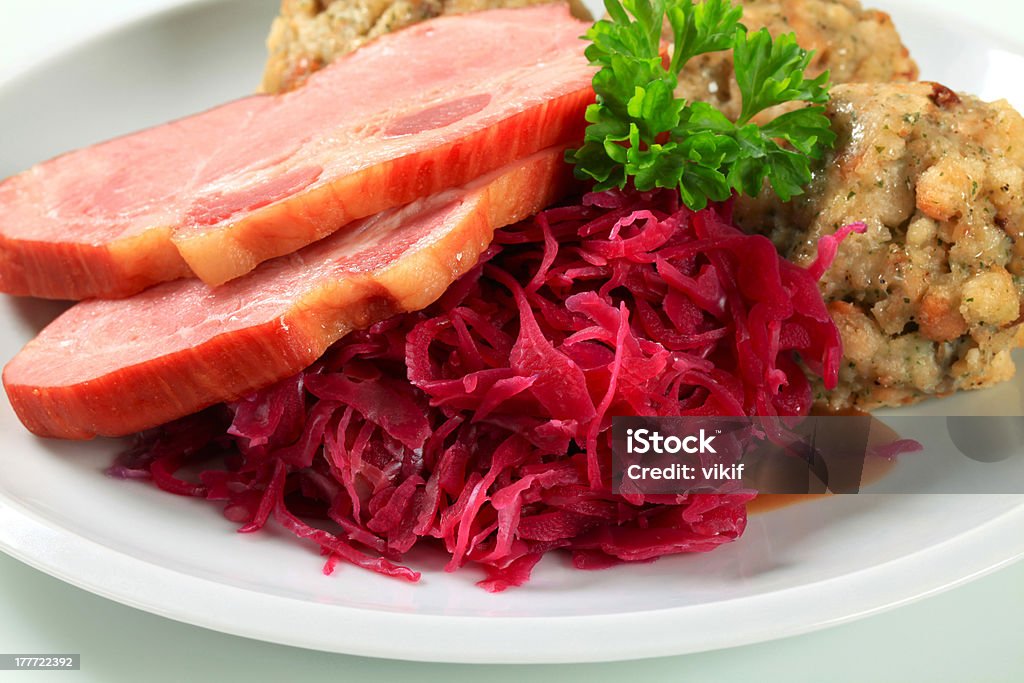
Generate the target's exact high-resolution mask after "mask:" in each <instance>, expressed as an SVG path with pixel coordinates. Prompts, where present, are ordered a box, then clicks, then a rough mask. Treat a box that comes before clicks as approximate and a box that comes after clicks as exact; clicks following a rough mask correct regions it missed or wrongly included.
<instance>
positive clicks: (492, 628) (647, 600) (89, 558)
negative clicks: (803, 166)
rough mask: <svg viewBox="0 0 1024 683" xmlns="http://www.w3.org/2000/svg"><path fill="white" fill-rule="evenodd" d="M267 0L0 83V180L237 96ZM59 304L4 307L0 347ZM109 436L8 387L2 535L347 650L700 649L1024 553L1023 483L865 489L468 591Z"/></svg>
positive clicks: (120, 38)
mask: <svg viewBox="0 0 1024 683" xmlns="http://www.w3.org/2000/svg"><path fill="white" fill-rule="evenodd" d="M275 5H276V1H275V0H264V1H261V2H260V3H259V5H258V8H259V11H255V10H254V3H253V2H251V1H250V0H235V1H234V2H219V3H212V2H211V3H193V4H191V5H189V6H187V7H186V8H184V9H181V10H177V11H174V12H169V13H165V14H160V15H156V16H154V17H152V18H151V19H149V20H146V21H142V22H139V23H135V24H132V25H130V26H127V27H124V28H123V29H120V30H118V31H116V32H113V33H110V34H107V35H105V36H103V37H102V39H97V40H95V41H93V42H91V43H87V44H84V45H81V46H79V47H77V48H75V49H73V50H70V51H68V52H65V53H63V54H61V55H58V56H56V57H54V58H53V59H51V60H50V61H49V62H47V63H45V64H43V65H41V66H39V67H37V68H35V69H33V70H32V71H31V72H30V73H27V74H25V75H24V76H23V77H22V78H20V79H18V80H14V81H10V82H7V83H5V84H3V85H0V131H3V136H4V140H3V148H4V154H3V157H2V159H0V175H4V174H7V173H10V172H14V171H16V170H19V169H20V168H22V167H25V166H28V165H29V164H31V163H32V162H34V161H37V160H39V159H42V158H45V157H47V156H50V155H52V154H56V153H58V152H61V151H64V150H66V149H69V148H72V147H76V146H79V145H82V144H85V143H89V142H92V141H96V140H99V139H103V138H106V137H109V136H112V135H115V134H117V133H120V132H124V131H126V130H130V129H133V128H137V127H140V126H142V125H147V124H151V123H157V122H160V121H164V120H167V119H170V118H173V117H175V116H178V115H181V114H185V113H188V112H191V111H195V110H198V109H201V108H203V107H205V106H208V105H212V104H214V103H217V102H219V101H222V100H224V99H227V98H229V97H231V96H235V95H241V94H244V93H245V92H247V91H248V90H250V88H251V86H252V85H253V84H254V83H255V82H256V80H257V79H258V75H259V69H260V65H261V61H262V58H263V47H262V40H263V35H264V32H265V30H266V26H267V23H268V21H269V18H270V16H272V14H273V10H274V6H275ZM901 7H903V9H902V10H901V11H898V12H896V16H897V19H898V21H899V22H900V26H901V28H903V31H904V35H905V37H906V38H907V40H908V42H909V43H910V44H911V46H912V48H913V51H914V53H915V55H916V56H917V58H918V59H919V60H920V62H921V65H922V70H923V72H924V74H925V75H926V76H927V77H929V78H934V79H937V80H943V81H946V82H948V83H949V84H950V85H952V86H954V87H956V88H961V89H967V90H973V91H975V92H981V93H982V94H983V95H985V96H987V97H994V96H999V95H1005V96H1011V97H1013V96H1016V98H1017V102H1018V104H1021V103H1024V89H1022V86H1020V85H1019V79H1017V78H1016V77H1017V76H1018V75H1019V74H1020V73H1021V72H1022V71H1024V69H1022V68H1021V66H1022V64H1024V59H1022V58H1021V57H1019V56H1018V54H1019V52H1018V51H1016V50H1015V49H1014V48H1013V47H1012V46H1009V45H1007V44H1005V43H1004V42H1001V41H999V40H998V39H995V38H992V37H991V36H983V35H982V34H981V33H979V32H977V31H964V30H963V27H962V22H960V23H959V24H956V23H953V22H948V23H947V22H944V21H941V20H940V19H937V18H934V17H932V16H929V15H927V14H925V13H924V12H923V11H921V10H917V11H915V10H914V9H913V8H912V6H906V7H904V6H901V5H896V9H900V8H901ZM947 26H955V29H954V28H947ZM1006 75H1009V76H1010V78H1002V77H1003V76H1006ZM1015 82H1016V83H1018V85H1017V86H1016V89H1014V87H1015V86H1014V83H1015ZM56 310H59V309H58V307H55V306H53V305H50V304H45V303H39V302H28V301H16V300H12V299H6V298H5V299H3V300H2V301H0V359H4V360H6V359H8V358H10V357H11V356H13V355H14V353H16V351H17V350H18V348H19V347H20V346H21V344H23V343H24V342H25V341H26V340H27V339H29V338H30V337H31V335H32V334H33V332H34V330H35V329H37V328H38V326H40V325H41V324H43V323H45V321H47V320H48V319H49V318H50V317H52V315H53V314H54V313H55V311H56ZM1022 386H1024V385H1022V384H1020V383H1018V384H1015V385H1007V386H1004V387H1001V388H999V389H996V390H993V391H990V392H987V393H984V394H976V395H972V396H963V397H957V398H956V399H953V400H951V401H948V402H946V403H942V404H932V405H931V406H928V407H926V408H925V410H933V411H934V410H936V409H940V410H948V411H949V412H950V414H970V413H986V412H988V411H990V409H991V406H1001V412H1005V409H1006V406H1007V405H1010V406H1013V407H1016V408H1019V407H1020V406H1021V400H1020V396H1021V388H1022ZM939 406H941V408H939ZM1021 414H1024V413H1021ZM118 447H119V445H118V444H117V443H115V442H111V441H98V442H94V443H89V444H78V443H61V442H54V441H43V440H38V439H35V438H33V437H32V436H30V435H29V434H27V433H26V432H25V431H24V430H23V429H22V428H21V426H20V425H19V424H18V422H17V420H16V419H15V417H14V415H13V413H12V412H11V409H10V406H9V405H8V404H7V403H6V399H4V402H3V405H0V548H2V549H3V550H4V551H5V552H7V553H9V554H11V555H13V556H15V557H17V558H19V559H21V560H23V561H25V562H27V563H29V564H31V565H33V566H35V567H38V568H39V569H41V570H43V571H45V572H48V573H50V574H53V575H54V576H57V577H59V578H61V579H64V580H65V581H68V582H70V583H73V584H75V585H77V586H81V587H82V588H85V589H87V590H90V591H93V592H95V593H98V594H100V595H104V596H107V597H109V598H112V599H114V600H117V601H120V602H123V603H125V604H128V605H132V606H135V607H139V608H141V609H145V610H148V611H151V612H155V613H157V614H162V615H165V616H168V617H171V618H174V619H179V620H181V621H185V622H189V623H193V624H198V625H201V626H206V627H209V628H213V629H217V630H221V631H226V632H229V633H235V634H239V635H245V636H250V637H253V638H261V639H265V640H271V641H276V642H280V643H287V644H292V645H300V646H305V647H311V648H318V649H323V650H332V651H338V652H346V653H353V654H363V655H373V656H381V657H394V658H406V659H422V660H438V661H460V662H489V663H497V662H516V663H524V662H562V661H584V660H587V661H598V660H611V659H625V658H636V657H648V656H656V655H668V654H679V653H685V652H694V651H699V650H706V649H713V648H720V647H726V646H731V645H740V644H744V643H751V642H755V641H759V640H766V639H770V638H777V637H781V636H785V635H791V634H796V633H801V632H806V631H810V630H813V629H816V628H821V627H824V626H828V625H833V624H837V623H840V622H842V621H847V620H850V619H854V618H857V617H861V616H865V615H868V614H872V613H875V612H878V611H879V610H882V609H886V608H890V607H893V606H896V605H900V604H904V603H906V602H908V601H910V600H914V599H917V598H920V597H923V596H926V595H930V594H932V593H934V592H936V591H939V590H942V589H945V588H949V587H951V586H954V585H957V584H959V583H962V582H964V581H967V580H970V579H972V578H975V577H977V576H979V575H981V574H983V573H985V572H988V571H992V570H994V569H996V568H998V567H1000V566H1003V565H1005V564H1008V563H1009V562H1011V561H1013V560H1015V559H1017V558H1019V557H1021V556H1022V555H1024V534H1022V533H1021V530H1022V528H1024V496H1008V495H1004V496H996V495H989V496H928V495H916V496H866V495H865V496H851V497H844V498H836V499H832V500H827V501H820V502H816V503H813V504H806V505H803V506H798V507H792V508H788V509H784V510H780V511H777V512H773V513H769V514H765V515H760V516H755V517H753V518H751V521H750V525H749V528H748V531H747V533H746V535H745V536H744V537H743V538H742V539H741V540H740V541H739V542H737V543H735V544H733V545H731V546H728V547H724V548H722V549H720V550H717V551H715V552H713V553H711V554H708V555H695V556H688V557H676V558H671V559H667V560H662V561H660V562H657V563H654V564H650V565H640V566H629V567H626V566H624V567H617V568H615V569H611V570H608V571H604V572H596V573H586V572H579V571H575V570H572V569H571V568H570V567H568V566H567V563H566V561H565V559H564V558H559V557H549V558H546V559H545V561H544V562H543V563H541V565H540V566H539V567H538V569H537V571H536V573H535V577H534V579H533V580H532V581H531V582H530V583H529V584H528V585H527V586H526V587H524V588H521V589H518V590H512V591H509V592H507V593H504V594H501V595H490V594H487V593H485V592H483V591H482V590H480V589H478V588H476V587H475V586H474V585H473V583H474V581H475V580H476V579H478V578H479V576H478V575H477V574H475V573H474V572H473V570H466V571H463V572H461V573H457V574H454V575H452V574H445V573H444V572H443V571H441V570H440V566H441V564H442V562H441V558H440V557H438V556H436V555H431V554H430V553H423V554H421V555H418V556H416V557H413V558H410V559H411V561H412V562H413V563H414V564H415V565H416V566H417V567H419V568H426V569H427V571H426V572H425V575H424V579H423V581H422V583H421V584H419V585H409V584H405V583H402V582H399V581H395V580H391V579H386V578H383V577H380V576H377V575H374V574H371V573H369V572H366V571H362V570H359V569H356V568H353V567H345V566H340V567H339V570H338V572H337V573H336V574H335V575H334V576H332V577H325V576H323V575H322V574H321V573H320V567H321V559H320V557H319V556H318V555H317V554H316V553H315V552H314V550H313V549H311V548H310V547H309V546H307V545H304V544H302V543H299V542H296V541H295V540H294V539H292V538H291V537H290V536H285V535H275V534H273V533H263V534H257V535H252V536H242V535H239V534H235V533H233V529H234V527H233V525H232V524H230V523H229V522H227V521H225V520H224V519H223V518H222V517H221V516H220V514H219V512H218V510H217V509H216V508H215V507H214V506H212V505H210V504H207V503H204V502H201V501H195V500H190V499H183V498H176V497H174V496H169V495H167V494H164V493H161V492H158V491H157V490H155V489H153V488H152V487H149V486H145V485H140V484H135V483H126V482H120V481H114V480H112V479H109V478H107V477H105V476H103V474H102V470H103V468H104V467H105V465H106V464H107V463H108V462H109V459H110V456H111V455H112V454H113V453H114V452H115V451H116V450H117V449H118Z"/></svg>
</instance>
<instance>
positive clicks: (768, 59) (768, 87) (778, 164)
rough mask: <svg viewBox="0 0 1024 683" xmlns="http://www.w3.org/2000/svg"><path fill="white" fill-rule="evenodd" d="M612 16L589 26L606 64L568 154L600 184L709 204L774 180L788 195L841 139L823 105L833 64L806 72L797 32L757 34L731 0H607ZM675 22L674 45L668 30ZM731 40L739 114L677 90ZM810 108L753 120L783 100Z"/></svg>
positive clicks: (593, 52) (591, 55)
mask: <svg viewBox="0 0 1024 683" xmlns="http://www.w3.org/2000/svg"><path fill="white" fill-rule="evenodd" d="M605 7H606V8H607V10H608V16H609V17H610V18H609V19H605V20H601V21H598V22H596V23H595V24H594V25H593V27H591V29H590V30H589V31H588V32H587V34H586V36H585V37H586V38H587V39H588V40H589V41H590V45H589V46H588V47H587V51H586V55H587V58H588V59H589V60H590V62H591V63H592V64H594V65H596V66H599V67H600V69H599V70H598V72H597V74H595V76H594V90H595V92H596V93H597V100H596V102H595V103H594V104H592V105H591V106H590V107H589V108H588V110H587V122H588V123H589V126H588V127H587V130H586V134H585V138H584V144H583V146H582V147H580V148H579V149H576V150H570V151H569V152H568V153H567V155H566V158H567V159H568V161H570V162H571V163H573V164H575V165H576V175H577V176H578V177H580V178H583V179H590V180H592V181H593V182H594V185H595V189H596V190H607V189H610V188H613V187H619V188H622V187H624V186H625V185H626V183H627V182H629V180H630V179H632V181H633V183H634V185H635V186H636V187H637V189H639V190H642V191H646V190H651V189H654V188H677V189H678V190H679V193H680V196H681V197H682V199H683V201H684V202H685V203H686V205H687V206H689V207H690V208H692V209H700V208H703V207H704V206H706V205H707V203H708V202H709V201H723V200H725V199H728V198H729V197H730V196H731V195H732V193H733V192H740V193H743V194H748V195H754V194H757V193H758V192H760V190H761V188H762V187H763V186H764V183H765V181H767V182H768V183H769V184H770V185H771V186H772V188H773V189H774V190H775V192H776V193H777V194H778V195H779V196H780V197H781V198H782V199H783V200H788V199H790V198H791V197H792V196H794V195H797V194H800V193H802V192H803V187H804V186H805V185H807V183H809V182H810V180H811V161H812V160H814V159H820V158H821V157H822V155H823V154H824V151H825V149H827V148H829V147H831V146H832V145H833V144H834V142H835V134H834V133H833V132H832V131H831V129H830V127H829V121H828V119H827V118H826V117H825V115H824V107H822V106H820V105H822V104H824V103H825V102H827V101H828V74H827V73H826V74H822V75H821V76H819V77H817V78H814V79H812V80H807V79H805V77H804V72H805V70H806V68H807V66H808V64H809V63H810V59H811V53H809V52H807V51H806V50H804V49H802V48H801V47H800V46H799V45H797V43H796V39H795V37H794V36H793V35H792V34H789V35H785V36H781V37H779V38H777V39H773V38H772V36H771V35H770V34H769V33H768V31H766V30H764V29H762V30H760V31H757V32H754V33H750V32H748V31H747V29H746V28H745V27H744V26H743V25H742V24H741V23H740V19H741V17H742V9H741V8H740V7H738V6H733V5H732V3H731V2H730V0H704V2H699V3H696V4H695V3H694V2H693V0H605ZM666 21H667V22H668V26H669V27H670V28H671V30H672V36H673V40H674V46H673V50H672V53H671V55H663V54H662V49H661V32H662V26H663V25H664V24H665V22H666ZM730 49H731V50H732V52H733V61H734V63H735V71H736V82H737V85H738V86H739V91H740V94H741V96H742V109H741V113H740V118H739V120H738V121H736V122H733V121H730V120H729V119H728V118H727V117H726V116H725V115H724V114H723V113H722V112H720V111H719V110H717V109H715V108H714V107H713V106H711V105H710V104H707V103H704V102H692V103H690V102H687V101H685V100H683V99H681V98H678V97H676V95H675V90H676V88H677V86H678V74H679V72H680V70H681V69H682V68H683V67H684V66H685V65H686V63H687V62H688V61H689V60H690V59H693V58H694V57H696V56H699V55H702V54H707V53H711V52H719V51H723V50H730ZM789 102H806V103H808V104H809V105H813V106H809V107H805V108H803V109H798V110H796V111H790V112H788V113H785V114H782V115H780V116H776V117H775V118H774V119H772V120H770V121H768V122H767V123H763V124H756V123H753V122H752V120H753V119H754V118H755V117H757V116H758V115H759V114H761V113H762V112H765V111H766V110H769V109H771V108H772V107H775V106H777V105H780V104H786V103H789Z"/></svg>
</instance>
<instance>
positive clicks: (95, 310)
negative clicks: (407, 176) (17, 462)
mask: <svg viewBox="0 0 1024 683" xmlns="http://www.w3.org/2000/svg"><path fill="white" fill-rule="evenodd" d="M563 154H564V148H561V147H559V148H552V149H548V150H544V151H542V152H538V153H537V154H534V155H532V156H530V157H528V158H526V159H522V160H519V161H516V162H512V163H511V164H509V165H507V166H505V167H503V168H502V169H499V170H498V171H495V172H492V173H491V174H489V175H487V176H485V177H483V178H480V179H478V180H476V181H473V182H472V183H471V184H469V185H467V186H465V187H463V188H458V189H452V190H446V191H443V192H441V193H440V194H437V195H433V196H431V197H428V198H425V199H420V200H417V201H415V202H413V203H412V204H410V205H408V206H405V207H403V208H400V209H391V210H389V211H386V212H384V213H381V214H379V215H376V216H373V217H371V218H368V219H364V220H361V221H358V222H355V223H353V224H351V225H350V226H349V227H347V228H345V229H344V230H339V231H338V232H336V233H335V234H334V235H332V236H331V237H328V238H327V239H325V240H322V241H320V242H318V243H316V244H313V245H310V246H308V247H306V248H305V249H302V250H301V251H299V252H296V253H294V254H290V255H288V256H283V257H281V258H278V259H274V260H272V261H269V262H267V263H264V264H262V265H261V266H260V267H258V268H257V269H256V270H255V271H253V272H252V273H250V274H248V275H246V276H245V277H242V278H239V279H236V280H233V281H232V282H229V283H227V284H225V285H223V286H221V287H217V288H210V287H209V286H207V285H206V284H204V283H203V282H201V281H199V280H195V279H189V280H178V281H176V282H167V283H164V284H161V285H157V286H155V287H152V288H150V289H148V290H146V291H145V292H141V293H139V294H136V295H135V296H132V297H129V298H125V299H117V300H102V299H94V300H90V301H84V302H81V303H79V304H77V305H75V306H73V307H72V308H70V309H69V310H68V311H67V312H65V313H64V314H63V315H61V316H60V317H58V318H57V319H56V320H55V321H53V322H52V323H51V324H50V325H49V326H48V327H46V328H45V329H44V330H43V331H42V332H41V333H40V334H39V336H38V337H36V338H35V339H34V340H32V341H31V342H29V343H28V345H26V346H25V348H24V349H23V350H22V351H21V352H20V353H19V354H18V355H17V356H15V357H14V359H13V360H11V362H10V363H8V364H7V367H5V368H4V372H3V383H4V387H5V388H6V390H7V396H8V397H9V398H10V401H11V405H12V406H13V407H14V410H15V412H16V413H17V415H18V417H19V418H20V419H21V421H22V422H23V423H24V424H25V426H26V427H28V428H29V429H30V430H31V431H32V432H34V433H36V434H39V435H41V436H55V437H63V438H69V439H87V438H91V437H93V436H96V435H104V436H120V435H123V434H130V433H132V432H136V431H139V430H142V429H146V428H149V427H153V426H156V425H159V424H163V423H165V422H168V421H170V420H173V419H175V418H177V417H181V416H183V415H188V414H190V413H193V412H196V411H198V410H200V409H202V408H205V407H207V406H210V405H213V404H215V403H219V402H221V401H229V400H234V399H237V398H240V397H242V396H244V395H246V394H248V393H250V392H252V391H254V390H256V389H259V388H261V387H264V386H267V385H268V384H271V383H273V382H275V381H277V380H279V379H282V378H284V377H288V376H290V375H292V374H294V373H296V372H298V371H300V370H302V369H303V368H306V367H308V366H309V365H310V364H312V363H313V361H315V360H316V359H317V358H319V357H320V356H321V355H322V354H323V352H324V351H325V350H326V349H327V347H328V346H330V345H331V344H332V343H334V342H335V341H337V340H338V339H339V338H341V337H342V336H343V335H344V334H346V333H348V332H349V331H351V330H353V329H358V328H362V327H366V326H368V325H370V324H372V323H374V322H376V321H378V320H382V319H384V318H386V317H388V316H390V315H393V314H395V313H398V312H401V311H409V310H418V309H421V308H423V307H425V306H427V305H428V304H430V303H431V302H433V301H434V300H435V299H436V298H437V297H439V296H440V295H441V294H442V293H443V292H444V291H445V289H447V287H448V286H449V285H450V284H451V283H452V282H453V281H454V280H455V279H456V278H458V277H459V276H460V275H462V274H463V273H465V272H466V271H467V270H469V269H470V268H471V267H472V266H473V265H474V264H475V263H476V261H477V260H478V258H479V256H480V254H481V253H482V252H483V251H484V249H486V247H487V245H488V244H489V243H490V241H491V238H492V236H493V233H494V230H495V229H496V228H498V227H501V226H503V225H508V224H509V223H513V222H515V221H518V220H521V219H523V218H526V217H527V216H530V215H532V214H534V213H536V212H537V211H539V210H540V209H542V208H544V207H545V206H547V205H548V204H550V203H551V202H552V201H554V199H555V198H557V197H558V196H560V195H561V194H562V193H563V192H564V191H565V190H566V189H567V188H568V186H569V185H570V184H571V182H572V180H571V175H572V174H571V171H570V170H569V169H568V167H567V166H566V165H565V163H564V162H563V161H562V156H563Z"/></svg>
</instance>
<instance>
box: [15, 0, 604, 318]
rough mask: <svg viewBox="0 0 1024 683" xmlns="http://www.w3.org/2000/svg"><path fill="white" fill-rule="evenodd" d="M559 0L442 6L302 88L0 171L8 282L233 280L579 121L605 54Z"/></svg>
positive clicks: (78, 285)
mask: <svg viewBox="0 0 1024 683" xmlns="http://www.w3.org/2000/svg"><path fill="white" fill-rule="evenodd" d="M584 29H585V25H584V24H582V23H581V22H579V21H578V20H576V19H574V18H572V17H571V16H570V15H569V14H568V12H567V10H566V9H565V8H563V7H556V6H545V7H534V8H527V9H517V10H493V11H487V12H480V13H477V14H469V15H459V16H448V17H440V18H437V19H434V20H431V21H428V22H424V23H422V24H418V25H416V26H413V27H410V28H407V29H404V30H402V31H399V32H397V33H393V34H390V35H386V36H383V37H381V38H378V39H377V40H375V41H373V42H372V43H370V44H369V45H366V46H364V47H363V48H361V49H359V50H357V51H355V52H353V53H351V54H350V55H347V56H345V57H343V58H341V59H339V60H337V61H336V62H334V63H333V64H332V65H330V66H329V67H327V68H325V69H323V70H322V71H320V72H318V73H317V74H315V75H314V76H312V77H311V78H310V79H309V81H308V82H307V83H306V84H305V85H304V86H303V87H302V88H300V89H298V90H296V91H294V92H291V93H287V94H285V95H276V96H254V97H249V98H246V99H243V100H239V101H236V102H231V103H229V104H226V105H223V106H221V107H218V108H216V109H213V110H210V111H207V112H205V113H202V114H198V115H195V116H192V117H189V118H186V119H182V120H179V121H175V122H172V123H168V124H165V125H162V126H158V127H156V128H152V129H148V130H145V131H141V132H139V133H135V134H132V135H128V136H126V137H122V138H118V139H115V140H112V141H110V142H106V143H103V144H100V145H96V146H93V147H89V148H86V149H83V150H79V151H77V152H72V153H70V154H66V155H64V156H61V157H58V158H56V159H53V160H51V161H48V162H45V163H43V164H40V165H39V166H36V167H34V168H32V169H30V170H28V171H26V172H24V173H22V174H19V175H17V176H14V177H12V178H9V179H7V180H6V181H4V182H3V183H2V184H0V291H5V292H8V293H11V294H25V295H34V296H41V297H48V298H67V299H81V298H87V297H93V296H100V297H117V296H125V295H128V294H131V293H134V292H137V291H140V290H141V289H143V288H145V287H147V286H149V285H152V284H154V283H157V282H162V281H165V280H170V279H175V278H179V277H183V276H188V275H190V274H195V275H197V276H199V277H200V278H202V279H203V280H205V281H206V282H208V283H210V284H221V283H223V282H226V281H228V280H230V279H232V278H235V277H238V276H240V275H242V274H244V273H247V272H248V271H250V270H251V269H252V268H254V267H255V266H256V265H257V264H259V263H260V262H262V261H265V260H267V259H269V258H272V257H276V256H280V255H283V254H289V253H291V252H293V251H295V250H297V249H299V248H301V247H303V246H305V245H307V244H310V243H311V242H314V241H316V240H318V239H321V238H323V237H324V236H326V235H329V234H330V233H332V232H334V231H335V230H337V229H338V228H340V227H341V226H343V225H345V224H347V223H349V222H351V221H353V220H356V219H359V218H363V217H366V216H370V215H373V214H375V213H377V212H380V211H383V210H385V209H388V208H392V207H396V206H402V205H404V204H406V203H408V202H411V201H413V200H414V199H417V198H419V197H425V196H427V195H430V194H432V193H435V192H438V191H441V190H443V189H445V188H450V187H456V186H459V185H462V184H464V183H467V182H469V181H470V180H472V179H474V178H477V177H479V176H481V175H483V174H484V173H487V172H489V171H492V170H494V169H496V168H499V167H501V166H502V165H504V164H507V163H509V162H510V161H513V160H516V159H521V158H523V157H525V156H528V155H530V154H532V153H534V152H536V151H538V150H541V149H544V148H547V147H550V146H554V145H564V144H570V143H573V142H575V141H577V140H578V139H581V138H582V130H583V126H584V125H585V122H584V119H583V112H584V109H585V107H586V105H587V104H588V103H589V102H590V101H591V100H592V99H593V92H592V90H591V88H590V80H591V77H592V75H593V69H592V67H590V66H589V65H588V64H587V60H586V58H585V57H584V55H583V49H584V43H583V41H581V40H580V39H579V36H580V35H581V34H582V33H583V32H584Z"/></svg>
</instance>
